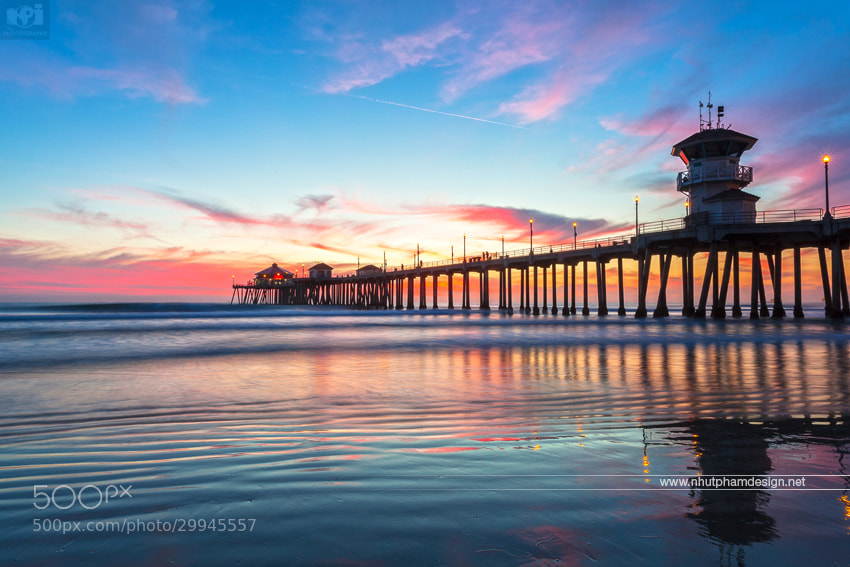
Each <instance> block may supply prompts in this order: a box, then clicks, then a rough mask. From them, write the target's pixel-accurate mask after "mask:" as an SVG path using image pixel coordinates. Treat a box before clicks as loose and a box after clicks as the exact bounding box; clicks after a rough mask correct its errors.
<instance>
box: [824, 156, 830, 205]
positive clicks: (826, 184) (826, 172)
mask: <svg viewBox="0 0 850 567" xmlns="http://www.w3.org/2000/svg"><path fill="white" fill-rule="evenodd" d="M823 181H824V188H825V189H826V215H824V216H829V156H828V155H826V156H823Z"/></svg>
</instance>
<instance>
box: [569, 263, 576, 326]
mask: <svg viewBox="0 0 850 567" xmlns="http://www.w3.org/2000/svg"><path fill="white" fill-rule="evenodd" d="M570 271H571V272H572V274H573V277H572V284H570V285H571V286H572V287H571V290H570V293H572V298H571V299H570V315H575V314H576V265H575V264H573V265H572V266H570Z"/></svg>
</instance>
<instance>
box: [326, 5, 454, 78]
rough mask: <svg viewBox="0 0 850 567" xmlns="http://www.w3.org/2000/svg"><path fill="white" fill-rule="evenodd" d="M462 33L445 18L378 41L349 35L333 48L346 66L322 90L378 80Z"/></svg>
mask: <svg viewBox="0 0 850 567" xmlns="http://www.w3.org/2000/svg"><path fill="white" fill-rule="evenodd" d="M462 37H464V34H463V32H462V31H461V30H460V29H459V28H458V27H456V26H455V25H453V24H452V23H451V22H445V23H443V24H440V25H438V26H436V27H433V28H431V29H429V30H426V31H424V32H421V33H418V34H409V35H402V36H398V37H395V38H393V39H391V40H383V41H381V42H380V45H376V44H370V43H368V42H364V41H363V39H362V38H360V37H354V38H350V39H349V40H348V41H345V42H344V43H343V45H342V47H340V49H339V50H338V51H337V57H338V58H339V59H340V60H341V61H343V62H344V63H346V64H347V65H348V66H349V69H348V70H347V71H345V72H343V73H342V74H341V75H339V76H337V77H335V78H333V79H332V80H330V81H328V82H327V83H325V85H324V87H323V90H324V91H325V92H327V93H331V94H339V93H347V92H349V91H351V90H354V89H357V88H362V87H368V86H371V85H374V84H377V83H380V82H381V81H383V80H385V79H387V78H389V77H392V76H393V75H396V74H397V73H399V72H401V71H403V70H405V69H407V68H409V67H417V66H420V65H423V64H425V63H427V62H429V61H431V60H432V59H434V58H436V57H438V56H439V53H438V48H439V47H440V46H441V45H443V44H445V43H446V42H448V41H449V40H451V39H454V38H462Z"/></svg>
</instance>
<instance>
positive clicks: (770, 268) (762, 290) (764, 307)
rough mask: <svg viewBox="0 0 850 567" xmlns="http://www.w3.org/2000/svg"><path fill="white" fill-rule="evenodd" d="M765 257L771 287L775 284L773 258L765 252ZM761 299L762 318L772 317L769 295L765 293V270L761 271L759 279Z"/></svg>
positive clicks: (760, 311) (760, 312)
mask: <svg viewBox="0 0 850 567" xmlns="http://www.w3.org/2000/svg"><path fill="white" fill-rule="evenodd" d="M764 255H765V257H766V258H767V272H768V274H770V277H771V285H772V283H773V258H771V257H770V254H769V253H768V252H765V254H764ZM759 298H760V299H761V308H760V309H759V315H760V316H762V317H770V310H769V309H768V308H767V294H766V293H765V286H764V270H761V278H759Z"/></svg>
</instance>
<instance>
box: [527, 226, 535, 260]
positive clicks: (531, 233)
mask: <svg viewBox="0 0 850 567" xmlns="http://www.w3.org/2000/svg"><path fill="white" fill-rule="evenodd" d="M528 243H529V245H530V246H531V252H532V253H534V219H528Z"/></svg>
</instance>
